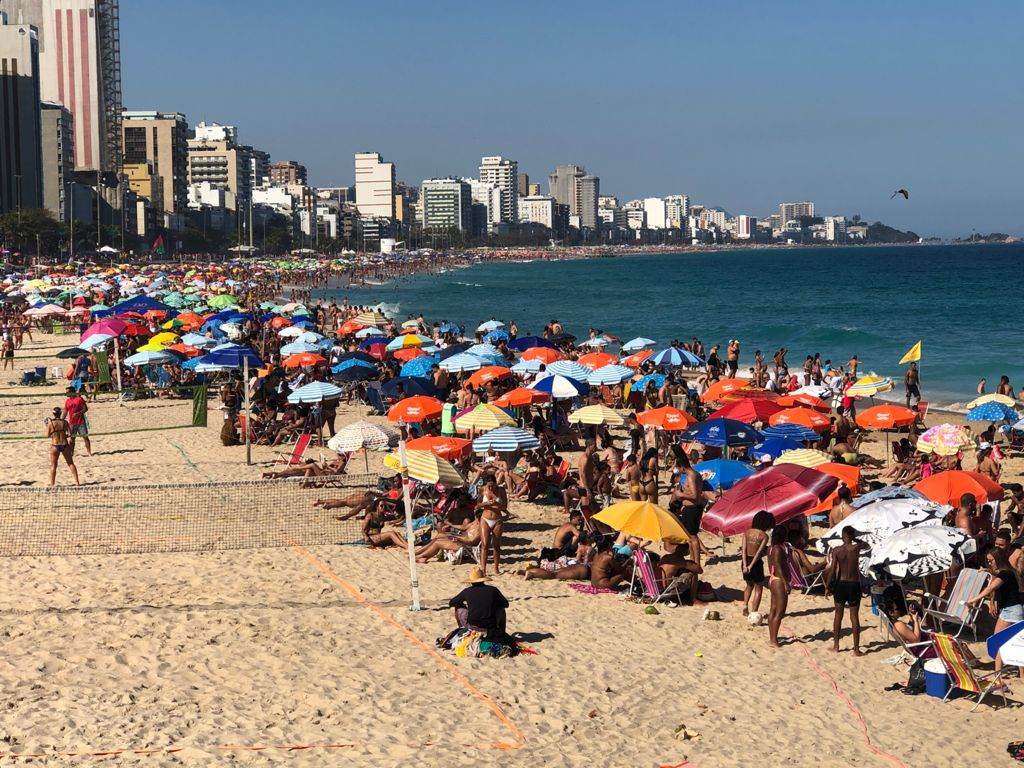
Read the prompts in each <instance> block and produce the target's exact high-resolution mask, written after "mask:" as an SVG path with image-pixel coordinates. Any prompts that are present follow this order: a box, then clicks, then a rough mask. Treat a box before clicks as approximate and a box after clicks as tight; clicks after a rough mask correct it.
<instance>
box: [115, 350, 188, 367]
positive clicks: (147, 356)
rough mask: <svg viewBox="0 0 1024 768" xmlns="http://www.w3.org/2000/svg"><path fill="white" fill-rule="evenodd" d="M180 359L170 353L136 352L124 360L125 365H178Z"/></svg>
mask: <svg viewBox="0 0 1024 768" xmlns="http://www.w3.org/2000/svg"><path fill="white" fill-rule="evenodd" d="M177 361H178V357H177V356H175V355H172V354H171V353H170V352H136V353H135V354H134V355H129V356H128V357H126V358H125V359H124V364H125V365H130V366H133V367H134V366H137V365H151V364H153V363H176V362H177Z"/></svg>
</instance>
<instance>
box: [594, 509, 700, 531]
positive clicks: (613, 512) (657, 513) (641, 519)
mask: <svg viewBox="0 0 1024 768" xmlns="http://www.w3.org/2000/svg"><path fill="white" fill-rule="evenodd" d="M594 519H595V520H599V521H600V522H602V523H604V524H605V525H609V526H611V527H612V528H614V529H615V530H617V531H622V532H623V533H627V534H629V535H630V536H637V537H638V538H641V539H647V540H649V541H664V540H665V539H677V540H679V541H686V540H687V539H688V536H687V535H686V531H685V530H684V529H683V526H682V524H681V523H680V522H679V520H678V519H677V518H676V516H675V515H673V514H672V513H671V512H669V511H668V510H667V509H662V508H661V507H658V506H655V505H654V504H651V503H650V502H649V501H620V502H619V503H618V504H612V505H611V506H610V507H606V508H605V509H603V510H601V511H600V512H598V513H597V514H596V515H594Z"/></svg>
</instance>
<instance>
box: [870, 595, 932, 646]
mask: <svg viewBox="0 0 1024 768" xmlns="http://www.w3.org/2000/svg"><path fill="white" fill-rule="evenodd" d="M879 610H881V611H882V613H883V614H885V616H886V618H888V619H889V623H890V624H891V625H892V631H893V632H895V633H896V635H897V636H898V637H899V639H900V640H901V641H902V643H903V645H904V646H905V647H906V648H907V650H908V651H909V652H910V653H912V654H914V655H915V656H916V657H917V658H919V659H930V658H934V656H935V646H934V645H932V644H931V642H930V641H931V639H932V637H931V633H930V632H929V631H928V630H927V629H925V626H924V618H923V613H922V611H921V604H920V603H916V602H908V603H907V615H906V616H904V615H903V613H902V612H901V611H900V606H899V604H898V603H897V602H896V601H895V600H891V599H888V600H884V601H883V602H882V605H881V606H880V608H879ZM921 643H928V645H920V644H921ZM915 646H916V647H915Z"/></svg>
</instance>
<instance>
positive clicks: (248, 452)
mask: <svg viewBox="0 0 1024 768" xmlns="http://www.w3.org/2000/svg"><path fill="white" fill-rule="evenodd" d="M242 391H243V393H244V394H245V463H246V464H248V465H252V443H251V442H250V440H249V435H250V434H251V432H252V410H251V409H250V407H249V405H250V403H249V356H248V355H245V356H244V357H242Z"/></svg>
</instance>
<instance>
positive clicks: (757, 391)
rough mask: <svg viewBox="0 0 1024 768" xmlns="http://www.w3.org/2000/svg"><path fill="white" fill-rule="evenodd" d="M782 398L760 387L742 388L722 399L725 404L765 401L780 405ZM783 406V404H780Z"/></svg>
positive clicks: (725, 395)
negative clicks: (742, 401)
mask: <svg viewBox="0 0 1024 768" xmlns="http://www.w3.org/2000/svg"><path fill="white" fill-rule="evenodd" d="M780 399H781V398H780V397H779V396H778V394H776V393H775V392H772V391H771V390H768V389H761V388H760V387H740V388H739V389H734V390H733V391H732V392H726V393H725V394H724V395H722V397H721V402H723V403H735V402H737V401H739V400H764V401H766V402H769V403H778V401H779V400H780ZM780 405H781V403H780Z"/></svg>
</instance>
